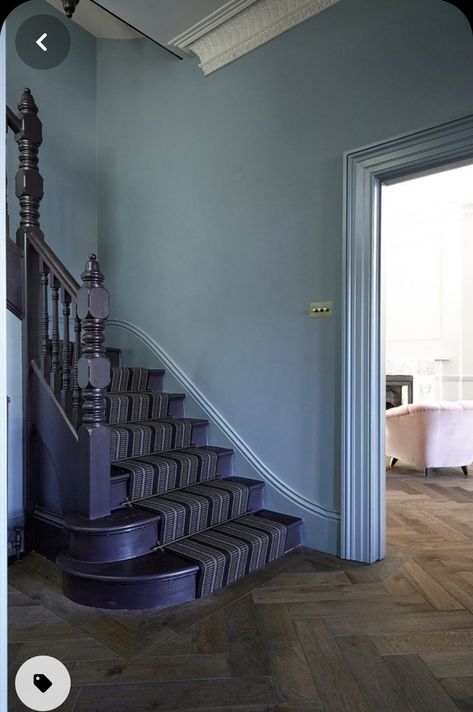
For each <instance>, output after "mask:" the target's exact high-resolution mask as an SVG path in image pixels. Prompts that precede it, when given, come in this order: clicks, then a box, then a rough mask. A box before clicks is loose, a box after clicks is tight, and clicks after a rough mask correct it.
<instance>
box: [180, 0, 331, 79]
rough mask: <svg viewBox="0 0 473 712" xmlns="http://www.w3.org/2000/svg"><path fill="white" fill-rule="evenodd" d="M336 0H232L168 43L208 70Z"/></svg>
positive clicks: (278, 33) (206, 72) (234, 57)
mask: <svg viewBox="0 0 473 712" xmlns="http://www.w3.org/2000/svg"><path fill="white" fill-rule="evenodd" d="M339 1H340V0H232V1H231V2H229V3H227V4H226V5H225V6H224V7H223V8H221V9H220V10H219V11H217V12H215V13H213V14H212V15H209V16H208V17H206V18H204V19H203V20H201V21H200V22H199V23H197V24H196V25H193V27H190V28H189V29H188V30H186V31H185V32H183V33H182V34H180V35H179V36H178V37H175V38H174V39H173V40H171V41H170V42H169V45H170V46H174V47H179V49H181V50H184V51H186V52H192V53H193V54H196V55H197V56H198V57H199V59H200V65H199V66H200V67H201V69H202V71H203V72H204V74H206V75H207V74H211V72H215V70H216V69H220V67H223V66H225V65H226V64H229V63H230V62H233V61H234V60H235V59H238V57H241V56H242V55H244V54H246V53H247V52H251V50H253V49H256V48H257V47H259V46H260V45H262V44H265V43H266V42H269V40H272V39H273V38H274V37H277V36H278V35H280V34H282V33H283V32H286V30H289V29H291V28H292V27H295V26H296V25H298V24H299V23H301V22H304V20H308V19H309V18H310V17H313V16H314V15H317V14H318V13H319V12H322V11H323V10H326V9H327V8H329V7H331V6H332V5H335V3H337V2H339Z"/></svg>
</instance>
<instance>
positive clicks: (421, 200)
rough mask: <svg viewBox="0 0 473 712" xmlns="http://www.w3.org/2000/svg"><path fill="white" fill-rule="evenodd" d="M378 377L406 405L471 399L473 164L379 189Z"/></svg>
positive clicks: (472, 363)
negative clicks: (395, 377)
mask: <svg viewBox="0 0 473 712" xmlns="http://www.w3.org/2000/svg"><path fill="white" fill-rule="evenodd" d="M382 241H383V264H384V276H385V299H386V302H385V303H386V310H385V328H386V372H387V373H410V374H413V375H414V400H415V401H420V402H432V401H435V400H440V399H442V398H444V399H446V400H456V399H462V398H473V325H472V323H471V322H472V319H471V314H472V313H473V290H472V288H471V274H472V267H473V166H465V167H462V168H456V169H453V170H449V171H443V172H440V173H436V174H434V175H431V176H424V177H422V178H417V179H415V180H410V181H405V182H402V183H397V184H395V185H393V186H389V187H387V186H385V187H384V188H383V204H382Z"/></svg>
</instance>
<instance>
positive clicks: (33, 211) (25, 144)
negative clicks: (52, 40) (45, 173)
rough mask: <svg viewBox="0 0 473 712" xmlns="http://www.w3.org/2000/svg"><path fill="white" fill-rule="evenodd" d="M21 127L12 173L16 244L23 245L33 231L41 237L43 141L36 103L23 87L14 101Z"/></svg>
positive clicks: (23, 246)
mask: <svg viewBox="0 0 473 712" xmlns="http://www.w3.org/2000/svg"><path fill="white" fill-rule="evenodd" d="M18 111H19V114H18V118H19V120H20V124H21V130H20V131H19V132H18V133H17V134H16V136H15V141H16V142H17V144H18V149H19V153H20V166H19V168H18V172H17V174H16V176H15V193H16V196H17V198H18V200H19V202H20V227H19V228H18V230H17V233H16V241H17V244H18V245H19V246H20V247H21V248H26V244H25V237H26V235H27V234H28V233H35V234H36V235H38V236H39V237H41V238H43V237H44V236H43V233H42V232H41V229H40V226H39V204H40V202H41V198H42V197H43V178H42V176H41V174H40V172H39V170H38V152H39V147H40V146H41V143H42V141H43V125H42V123H41V121H40V119H39V118H38V107H37V106H36V103H35V100H34V98H33V95H32V93H31V92H30V90H29V89H25V90H24V92H23V93H22V95H21V98H20V101H19V103H18Z"/></svg>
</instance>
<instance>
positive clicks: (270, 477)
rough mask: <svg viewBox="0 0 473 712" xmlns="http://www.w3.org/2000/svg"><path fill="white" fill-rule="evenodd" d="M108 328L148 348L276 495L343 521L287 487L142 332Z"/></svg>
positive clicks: (118, 323)
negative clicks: (118, 330) (127, 334)
mask: <svg viewBox="0 0 473 712" xmlns="http://www.w3.org/2000/svg"><path fill="white" fill-rule="evenodd" d="M107 325H108V326H111V327H116V328H119V329H123V330H124V331H127V332H128V333H131V334H133V336H135V337H137V338H138V339H139V340H140V341H142V343H144V344H145V346H147V348H148V349H149V350H150V351H151V352H152V353H153V354H154V355H155V356H157V357H158V358H159V359H160V361H162V363H163V364H164V366H165V368H166V370H167V371H169V373H171V374H172V375H173V376H174V377H175V378H176V379H177V380H178V381H179V383H181V384H182V387H183V388H184V389H185V390H186V391H187V392H188V393H189V394H190V395H191V396H192V397H193V398H194V399H195V401H196V402H197V403H198V404H199V406H200V407H201V408H202V409H203V410H204V411H205V413H206V414H207V415H208V417H209V419H210V420H212V421H213V422H214V423H215V425H216V426H217V427H218V428H219V429H220V430H221V431H222V433H223V434H224V435H225V436H226V437H227V438H228V439H229V440H230V442H231V443H232V445H233V446H234V447H235V449H236V450H238V451H239V452H240V453H241V454H242V455H243V457H244V458H245V459H246V460H247V461H248V462H249V463H250V464H251V465H252V466H253V467H254V469H255V470H256V471H257V472H258V474H259V475H260V476H261V477H262V478H263V479H264V480H265V481H266V482H268V483H269V484H271V485H272V486H273V487H274V489H275V490H277V492H279V493H280V494H281V495H283V496H284V497H286V498H287V499H289V500H291V501H292V502H294V504H296V505H298V506H299V507H301V508H302V509H304V510H305V511H306V512H309V513H310V514H313V515H317V516H319V517H323V518H324V519H326V520H329V521H332V522H337V523H338V522H339V521H340V512H339V511H337V510H335V509H330V508H329V507H324V506H323V505H321V504H318V503H317V502H312V501H311V500H310V499H308V498H307V497H305V496H304V495H302V494H300V493H299V492H297V491H296V490H294V489H292V488H291V487H290V486H289V485H287V483H285V482H283V481H282V480H281V479H280V478H279V477H278V476H277V475H276V474H275V473H274V472H273V471H272V470H270V469H269V467H268V466H267V465H266V464H265V463H264V462H263V461H262V460H261V459H260V458H259V457H258V455H257V454H256V453H255V452H254V451H253V450H252V449H251V447H250V446H249V445H248V443H247V442H245V440H243V438H242V437H241V436H240V435H239V434H238V433H237V431H236V430H235V429H234V428H233V427H232V426H231V425H230V423H228V421H227V420H226V419H225V418H224V416H223V415H222V414H221V413H220V412H219V411H218V410H217V408H215V406H214V405H212V403H211V402H210V401H209V400H208V399H207V398H206V396H205V395H204V394H203V393H202V391H201V390H200V389H199V388H198V387H197V386H196V385H195V383H193V382H192V381H191V379H190V378H189V377H188V376H187V375H186V374H185V373H184V371H183V370H182V369H181V368H180V367H179V366H178V365H177V364H176V363H175V361H174V360H173V359H172V358H171V357H170V356H169V354H168V353H167V352H166V351H165V350H164V349H163V348H162V347H161V346H160V345H159V344H158V343H157V342H156V341H155V340H154V339H153V338H152V337H151V336H150V335H149V334H147V333H146V332H145V331H143V329H141V328H140V327H138V326H136V325H134V324H131V323H130V322H128V321H122V320H120V319H108V321H107Z"/></svg>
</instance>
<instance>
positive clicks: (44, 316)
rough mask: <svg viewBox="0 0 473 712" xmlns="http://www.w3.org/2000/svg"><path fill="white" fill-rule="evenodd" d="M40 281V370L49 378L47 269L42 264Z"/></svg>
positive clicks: (49, 346)
mask: <svg viewBox="0 0 473 712" xmlns="http://www.w3.org/2000/svg"><path fill="white" fill-rule="evenodd" d="M40 281H41V355H40V364H41V370H42V372H43V375H44V377H45V378H49V373H50V369H51V341H50V339H49V302H48V285H49V269H48V268H47V267H46V265H45V264H44V263H43V265H42V270H41V274H40Z"/></svg>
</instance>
